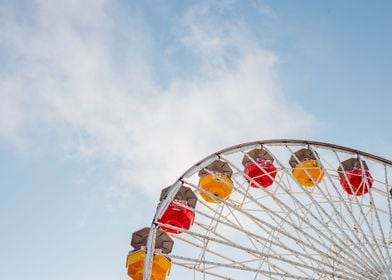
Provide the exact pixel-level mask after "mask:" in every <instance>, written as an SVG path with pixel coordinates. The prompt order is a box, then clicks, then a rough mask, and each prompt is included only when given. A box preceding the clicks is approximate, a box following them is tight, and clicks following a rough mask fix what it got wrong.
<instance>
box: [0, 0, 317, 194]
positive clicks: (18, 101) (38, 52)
mask: <svg viewBox="0 0 392 280" xmlns="http://www.w3.org/2000/svg"><path fill="white" fill-rule="evenodd" d="M54 3H55V4H54ZM37 7H38V8H37V9H36V10H34V13H33V14H34V16H33V18H32V19H31V22H21V21H20V20H19V19H17V16H8V17H7V18H6V19H5V20H4V22H3V23H4V24H2V25H1V26H2V27H1V28H0V36H1V38H4V41H5V43H6V44H5V45H6V46H4V49H3V50H2V55H1V60H2V61H3V62H4V63H5V65H7V68H6V69H7V71H6V73H1V76H0V88H1V98H2V102H1V103H0V136H1V137H3V138H4V139H8V140H9V141H12V142H15V143H18V144H17V145H18V146H23V145H39V143H40V141H41V140H42V139H41V138H40V137H42V133H39V131H50V132H51V133H52V134H51V133H49V134H51V135H52V136H53V137H57V138H56V140H61V139H63V141H60V142H56V143H51V145H54V146H61V148H64V146H65V147H66V151H67V153H70V152H71V151H72V153H73V155H74V156H77V157H84V158H88V159H91V160H94V159H97V158H99V159H107V160H114V161H117V162H119V163H120V168H119V171H118V174H117V175H118V178H119V182H121V183H118V184H122V185H126V186H130V187H139V188H141V189H144V190H146V192H148V193H150V194H153V195H155V194H156V193H157V192H158V191H159V189H160V188H161V187H163V186H165V185H167V184H169V183H171V182H173V181H174V180H175V179H176V178H177V177H178V176H179V175H180V174H181V173H182V172H183V171H185V169H187V168H188V167H189V166H190V165H191V164H193V163H195V162H196V161H197V160H199V159H200V158H202V157H204V156H206V155H207V154H209V153H211V152H213V151H214V150H217V149H220V148H223V147H225V146H228V145H232V144H236V143H239V142H242V141H249V140H255V139H261V138H273V137H285V136H290V137H291V136H293V137H295V136H303V135H308V134H309V133H311V130H312V128H314V125H315V119H314V117H312V116H311V115H310V114H308V113H307V112H305V111H304V110H303V109H302V108H301V107H300V106H298V105H296V104H293V103H292V102H290V101H288V100H287V99H286V98H285V96H284V94H283V93H282V92H280V89H279V80H278V78H277V77H276V70H275V64H276V61H277V57H276V55H275V54H274V53H273V52H272V51H270V50H266V49H263V48H262V47H261V46H260V44H259V43H260V42H259V40H258V39H257V38H254V37H253V36H252V34H251V32H250V31H249V30H248V28H247V24H246V22H244V21H243V20H241V19H238V18H228V19H225V18H224V17H221V16H220V15H221V14H222V13H224V9H230V5H228V6H219V7H217V6H216V4H214V5H212V4H208V2H206V3H202V4H198V5H195V6H192V7H190V8H189V9H187V11H186V12H185V13H184V14H183V15H182V16H181V17H180V18H179V19H178V20H176V21H175V22H173V30H174V31H175V34H173V38H175V40H176V41H175V42H171V43H170V46H169V45H168V46H167V48H166V49H165V48H164V49H161V50H160V51H161V52H162V53H166V54H168V55H166V56H165V55H162V56H159V57H161V58H162V59H167V60H169V59H173V58H174V60H171V61H165V63H166V64H168V63H171V64H174V65H176V64H177V65H180V64H182V63H184V61H179V60H175V57H176V51H179V49H182V50H184V49H185V50H186V51H187V52H188V53H189V56H192V57H193V61H197V62H198V65H197V69H196V71H192V72H190V73H182V74H181V75H180V77H176V76H175V75H168V76H169V77H173V78H172V79H171V80H170V81H167V85H168V86H167V87H162V86H160V84H159V83H158V82H157V81H156V79H155V78H154V74H153V73H155V75H156V74H157V73H158V75H159V71H163V70H160V69H155V68H154V67H155V65H156V64H155V63H154V62H153V61H152V59H151V56H153V55H154V52H156V51H157V50H158V48H157V42H156V41H155V40H154V37H153V36H152V34H151V33H150V32H149V31H148V30H149V26H148V22H146V21H143V18H142V17H139V18H138V17H136V15H133V17H132V18H133V19H130V18H127V17H124V16H123V13H121V12H120V10H119V9H120V7H118V6H117V7H113V6H110V3H109V2H106V1H103V0H102V1H88V3H87V2H86V1H83V2H80V1H49V2H48V1H40V2H39V4H38V5H37ZM218 11H219V12H218ZM219 13H221V14H219ZM11 14H12V13H11ZM175 26H176V27H175ZM173 45H175V46H176V47H175V48H173ZM2 48H3V47H2ZM169 49H170V51H169ZM166 71H167V69H166ZM162 75H166V74H165V73H162ZM31 126H34V127H35V128H36V129H37V131H38V132H37V133H33V132H31ZM56 127H57V129H56ZM26 130H27V131H30V133H32V137H29V139H24V140H22V139H23V138H24V136H25V132H26ZM37 135H38V136H37ZM45 135H47V134H45ZM62 150H63V149H62ZM59 156H64V154H59ZM112 190H113V192H116V193H117V191H118V190H116V189H113V187H112Z"/></svg>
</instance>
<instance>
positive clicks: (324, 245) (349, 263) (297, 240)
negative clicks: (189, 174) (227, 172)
mask: <svg viewBox="0 0 392 280" xmlns="http://www.w3.org/2000/svg"><path fill="white" fill-rule="evenodd" d="M187 184H189V185H191V186H193V187H194V188H198V187H197V186H195V185H193V184H192V183H189V182H187ZM250 198H251V196H250ZM217 199H219V198H217ZM221 203H222V204H227V203H228V202H227V201H223V200H222V201H221ZM231 207H232V208H233V209H235V210H236V211H239V212H241V213H242V214H244V215H245V216H247V217H249V218H250V219H251V220H253V221H254V222H255V225H258V226H260V224H261V225H263V226H262V227H261V228H262V229H263V230H264V231H265V232H266V233H268V232H270V231H276V232H280V233H281V234H283V235H284V236H286V237H287V238H289V239H291V240H293V241H294V242H296V244H302V245H304V246H306V247H307V248H309V249H311V250H316V251H317V252H318V253H320V254H321V253H322V254H324V252H323V251H321V250H319V249H317V247H316V246H315V243H317V244H318V245H320V246H323V247H325V248H326V249H328V248H329V247H328V245H326V244H325V243H323V242H322V241H320V240H318V239H317V238H314V237H313V236H310V235H309V234H308V233H307V232H304V231H302V229H301V228H299V227H297V226H295V225H293V226H294V228H295V229H296V230H297V231H300V232H302V233H303V234H305V235H307V236H308V238H310V239H312V240H313V242H314V243H313V244H306V243H304V241H303V240H301V239H298V238H295V237H294V236H293V235H290V234H287V233H285V232H284V231H282V230H280V229H279V227H275V226H273V225H271V224H269V223H267V222H265V221H262V220H260V219H258V218H257V217H256V216H254V215H251V214H249V213H247V212H244V211H243V210H242V209H240V208H238V207H235V205H231ZM266 212H267V213H273V211H270V210H269V209H267V211H266ZM200 214H201V215H202V213H200ZM279 217H280V220H281V221H282V222H283V221H285V219H284V218H282V217H281V216H279ZM210 218H212V217H210ZM310 226H312V225H310ZM265 227H267V229H266V228H265ZM312 227H313V226H312ZM331 258H333V257H331ZM350 258H352V256H351V255H350ZM345 265H346V266H348V267H353V268H352V270H353V271H356V270H358V269H359V268H360V267H359V266H357V265H355V264H354V263H351V261H347V263H346V264H345Z"/></svg>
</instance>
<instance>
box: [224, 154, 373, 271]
mask: <svg viewBox="0 0 392 280" xmlns="http://www.w3.org/2000/svg"><path fill="white" fill-rule="evenodd" d="M225 160H226V161H227V162H228V163H229V164H230V165H231V166H232V167H233V168H234V169H236V170H237V171H238V172H241V170H240V169H239V168H238V167H237V166H236V165H235V164H233V163H232V162H230V161H229V160H227V159H225ZM244 175H246V174H244ZM279 187H280V188H282V189H283V190H284V191H285V192H286V193H287V194H288V195H289V196H290V197H291V198H292V200H294V201H296V202H297V203H298V204H299V205H302V207H303V209H304V210H306V211H307V212H308V213H309V214H310V215H312V216H313V217H314V218H315V219H316V220H317V221H318V223H319V224H320V225H322V226H324V227H325V225H324V224H323V222H321V221H320V220H319V219H318V218H317V217H315V216H314V214H313V213H311V212H309V209H307V208H306V207H304V205H303V204H302V203H301V202H300V201H299V200H298V199H297V198H295V197H294V196H293V195H292V193H291V192H290V191H288V190H286V188H285V186H284V185H280V186H279ZM261 189H262V190H264V191H265V192H266V193H267V194H269V192H268V191H267V190H265V189H263V188H261ZM237 191H239V190H237ZM271 198H272V199H273V200H274V201H276V202H277V203H279V204H281V205H282V206H284V208H285V209H286V210H287V211H288V212H289V213H290V214H293V215H294V216H296V217H298V218H299V219H300V220H302V221H303V222H304V223H305V224H307V225H308V226H309V227H310V228H312V229H313V230H314V232H316V233H318V234H319V235H320V238H321V237H323V238H324V239H326V240H328V242H330V243H331V246H336V247H337V248H339V249H340V250H341V252H344V253H345V254H347V255H348V256H350V260H351V259H353V260H356V261H357V262H358V263H361V262H363V260H361V258H360V257H359V256H357V255H356V256H355V255H354V256H353V255H352V254H350V253H349V252H347V251H345V250H343V249H342V248H341V247H340V246H339V245H338V244H337V243H336V242H335V241H334V240H333V239H331V238H330V237H329V236H327V235H326V234H324V233H322V232H320V231H319V229H318V228H317V227H316V226H315V225H313V224H312V223H310V222H309V221H307V220H306V219H304V217H301V216H300V215H299V214H298V213H296V212H295V211H293V209H291V208H290V207H289V206H288V205H287V204H286V203H284V202H283V201H281V200H279V199H278V198H277V197H274V196H271ZM249 199H250V200H252V202H253V203H255V204H256V205H258V206H259V207H260V208H261V209H263V210H264V211H265V212H266V213H269V214H270V215H274V216H276V217H278V218H279V219H280V220H281V221H285V219H284V218H282V216H280V215H278V214H277V213H276V212H275V211H273V210H271V209H269V208H267V207H266V206H264V205H261V204H260V203H259V202H258V201H257V200H255V199H254V198H253V197H252V196H251V195H249ZM286 223H287V224H288V225H290V226H292V227H293V228H294V229H295V230H297V231H299V232H301V233H302V234H304V235H306V236H307V237H308V238H310V239H312V240H313V242H315V243H317V244H319V245H321V246H323V247H325V248H326V249H329V247H328V246H327V245H325V243H324V242H323V241H321V240H319V239H317V238H314V237H313V236H311V235H309V234H308V233H307V232H305V231H303V230H302V229H301V228H300V227H298V225H295V224H291V223H290V222H289V221H286ZM326 229H327V230H329V229H328V227H326ZM329 233H330V234H332V236H333V237H334V238H335V240H339V241H340V242H341V243H342V244H344V241H342V240H341V239H340V237H338V236H337V235H336V234H335V233H333V232H332V231H330V230H329ZM289 238H292V236H290V237H289ZM363 265H365V266H366V264H365V263H364V264H363Z"/></svg>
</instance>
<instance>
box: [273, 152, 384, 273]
mask: <svg viewBox="0 0 392 280" xmlns="http://www.w3.org/2000/svg"><path fill="white" fill-rule="evenodd" d="M308 147H309V149H311V150H312V147H311V146H310V145H309V146H308ZM286 148H287V149H288V150H289V152H290V153H291V155H292V156H293V157H294V158H295V159H296V161H297V162H298V163H299V162H300V161H299V159H298V158H297V156H296V155H295V153H294V152H293V151H292V150H291V148H290V147H288V146H286ZM312 152H313V154H314V156H315V157H316V158H317V159H318V161H319V158H318V156H317V155H316V153H314V150H312ZM319 162H320V161H319ZM279 164H281V163H280V162H279ZM320 164H321V165H322V163H321V162H320ZM321 167H323V166H321ZM304 171H305V173H306V174H307V176H308V177H309V178H310V179H312V180H313V182H314V183H315V184H314V186H315V188H317V189H318V191H319V192H320V193H321V194H322V195H323V196H324V198H326V201H327V202H329V204H330V206H331V208H332V209H333V211H334V212H335V214H336V215H337V216H340V218H341V221H343V222H344V223H345V224H347V226H348V228H349V230H350V231H351V232H352V233H353V234H354V236H356V235H355V233H354V232H353V231H352V230H351V227H350V226H349V225H348V223H347V221H346V220H345V218H344V217H343V216H342V215H341V214H340V213H339V212H338V211H337V209H336V207H335V206H334V205H333V204H332V203H330V200H329V199H328V197H327V196H326V195H325V193H324V192H323V190H322V189H321V188H320V187H319V185H318V184H317V183H316V182H315V181H314V179H313V177H312V176H310V174H309V173H308V171H307V170H306V169H304ZM286 172H287V170H286ZM287 173H289V175H290V176H292V174H291V173H290V172H287ZM326 176H327V177H328V176H329V173H328V172H326ZM329 178H330V177H329ZM293 180H294V181H295V182H296V183H297V184H298V182H297V181H296V180H295V178H293ZM331 184H332V185H333V186H334V188H335V190H336V191H337V192H338V190H337V188H336V185H335V183H334V182H333V181H331ZM304 193H305V194H306V195H307V196H308V197H309V199H310V200H311V201H312V202H313V204H314V205H315V207H316V208H318V209H320V211H321V212H322V213H323V214H324V215H326V216H328V213H326V211H325V209H324V208H323V207H321V206H320V204H319V203H318V201H316V200H315V199H314V197H313V196H312V195H310V194H309V193H307V192H304ZM310 215H311V216H312V218H315V219H316V220H318V221H319V219H318V218H317V217H316V216H315V215H314V214H313V213H311V212H310ZM331 221H332V223H333V224H334V225H335V226H337V228H338V229H339V231H340V232H341V233H342V234H343V235H344V236H345V238H346V239H347V241H349V242H350V243H351V245H352V244H355V242H354V241H353V240H352V239H351V237H350V236H349V235H348V234H347V232H345V231H344V230H343V229H342V228H341V227H339V225H338V224H337V222H336V221H335V220H333V219H332V220H331ZM320 224H321V225H323V226H324V227H325V228H326V229H327V230H328V231H329V232H330V233H332V234H333V232H332V231H331V230H330V229H329V228H328V227H327V226H326V225H325V224H324V223H320ZM335 237H336V238H337V241H339V242H340V243H341V244H342V246H343V248H338V249H339V250H340V252H345V251H346V250H345V249H344V248H348V246H349V244H346V242H344V240H342V239H341V238H340V237H339V236H336V235H335ZM358 241H360V240H358ZM359 249H360V250H361V248H359ZM355 256H356V258H359V260H358V261H359V262H363V260H361V257H360V256H358V255H357V254H356V252H355ZM369 257H371V254H370V253H369ZM364 265H367V264H366V263H364ZM379 269H381V267H379Z"/></svg>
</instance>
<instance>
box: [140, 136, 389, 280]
mask: <svg viewBox="0 0 392 280" xmlns="http://www.w3.org/2000/svg"><path fill="white" fill-rule="evenodd" d="M263 145H271V146H273V145H279V146H286V145H287V146H309V147H310V146H313V147H317V148H324V149H330V150H332V151H341V152H345V153H349V154H353V155H357V156H360V157H363V158H367V159H371V160H373V161H375V162H378V163H380V164H383V165H385V166H389V167H392V161H391V160H388V159H386V158H383V157H380V156H377V155H374V154H371V153H367V152H363V151H361V150H358V149H354V148H349V147H345V146H341V145H336V144H331V143H326V142H320V141H313V140H300V139H270V140H258V141H251V142H246V143H241V144H237V145H233V146H230V147H227V148H224V149H222V150H219V151H217V152H215V153H212V154H210V155H208V156H207V157H205V158H203V159H202V160H200V161H198V162H197V163H196V164H194V165H192V166H191V167H190V168H188V169H187V170H186V171H185V172H184V173H183V174H182V175H181V176H180V177H179V178H178V179H177V180H176V181H175V182H174V183H173V184H172V185H170V186H169V187H170V191H169V192H168V196H167V197H166V198H165V199H164V200H163V201H162V202H161V204H160V205H159V206H158V208H157V211H156V213H155V216H154V219H153V221H152V224H151V229H150V234H149V236H148V240H147V247H148V248H149V250H147V253H146V260H147V261H145V263H144V265H145V268H144V274H143V280H148V279H149V276H150V271H151V268H152V258H153V250H151V249H152V248H154V236H155V234H156V231H157V229H158V227H159V223H158V222H157V218H158V217H159V216H160V215H161V214H162V213H163V212H164V211H165V209H166V208H167V206H168V204H169V203H170V201H172V198H173V197H171V196H173V195H175V194H176V192H177V191H178V189H179V188H180V186H181V185H182V183H183V181H184V180H186V178H188V177H190V176H192V175H194V174H195V173H196V172H198V171H200V170H201V169H203V168H205V167H206V165H208V163H209V162H212V161H214V160H217V159H220V158H221V157H222V156H225V155H228V154H231V153H236V152H240V151H242V152H243V151H245V150H248V149H251V148H261V147H263ZM389 266H392V264H390V265H389ZM387 269H388V267H387V268H386V270H387ZM381 276H383V274H380V277H381Z"/></svg>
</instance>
